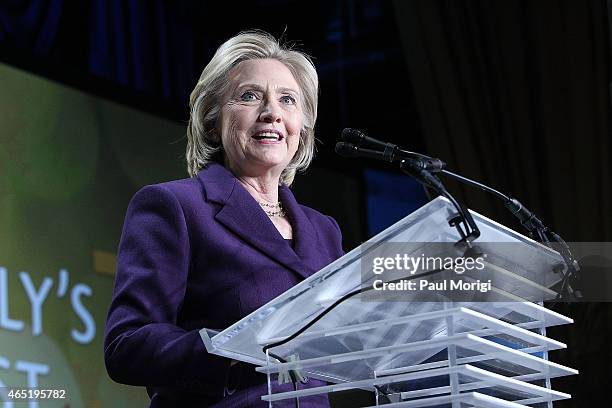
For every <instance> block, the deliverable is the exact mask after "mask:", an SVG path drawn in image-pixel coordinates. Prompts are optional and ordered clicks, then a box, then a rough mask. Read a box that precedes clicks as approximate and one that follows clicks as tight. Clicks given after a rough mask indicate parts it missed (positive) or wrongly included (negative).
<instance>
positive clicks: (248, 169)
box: [219, 59, 303, 176]
mask: <svg viewBox="0 0 612 408" xmlns="http://www.w3.org/2000/svg"><path fill="white" fill-rule="evenodd" d="M228 85H229V86H228V91H227V93H226V95H225V98H224V103H223V106H222V107H221V114H220V117H219V119H220V122H219V123H220V130H221V141H222V143H223V149H224V150H225V156H226V163H227V165H228V166H229V168H230V169H231V170H232V171H233V172H234V173H235V174H236V175H237V176H258V175H262V174H264V173H268V174H274V175H276V176H280V173H281V172H282V171H283V169H285V167H287V164H289V162H290V161H291V159H292V158H293V156H294V155H295V152H296V151H297V148H298V144H299V138H300V131H301V129H302V123H303V115H302V108H301V105H302V103H301V100H300V98H301V92H300V89H299V87H298V84H297V82H296V81H295V78H293V75H292V74H291V72H290V71H289V69H288V68H287V67H286V66H285V65H284V64H283V63H281V62H279V61H277V60H273V59H255V60H247V61H243V62H241V63H240V64H238V65H237V66H236V67H234V69H233V70H232V71H231V72H230V75H229V84H228Z"/></svg>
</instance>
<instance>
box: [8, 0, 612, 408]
mask: <svg viewBox="0 0 612 408" xmlns="http://www.w3.org/2000/svg"><path fill="white" fill-rule="evenodd" d="M252 28H258V29H263V30H266V31H269V32H270V33H272V34H274V35H276V36H280V35H281V34H283V33H284V35H285V37H286V38H287V39H289V40H291V41H295V42H297V43H298V44H299V45H300V46H299V48H300V49H301V50H303V51H306V52H307V53H309V54H310V55H312V56H313V57H314V58H315V65H316V66H317V70H318V72H319V75H320V82H321V94H320V105H319V121H318V124H317V136H318V138H319V139H320V141H321V143H320V145H319V153H318V158H317V160H316V162H315V165H314V166H313V168H312V169H311V170H310V171H309V172H308V173H307V174H306V175H305V176H302V177H299V178H297V179H296V183H295V186H294V189H295V192H296V195H297V196H298V199H299V200H300V201H302V202H304V203H305V204H307V205H311V206H313V207H315V208H318V209H320V210H321V211H323V212H325V213H328V214H330V215H333V216H334V217H335V218H336V219H337V220H338V221H339V223H340V225H341V227H342V229H343V233H344V239H345V242H344V244H345V247H346V248H347V249H350V248H353V247H355V246H356V245H358V244H359V243H360V242H362V241H364V240H366V239H367V238H368V236H369V234H370V233H371V232H372V231H371V228H370V231H369V230H368V223H367V217H368V214H373V213H378V214H381V213H382V214H384V213H385V212H386V211H387V210H386V209H385V207H384V205H381V204H380V201H378V202H377V203H378V204H377V207H376V208H373V207H372V204H371V201H368V200H367V199H366V197H367V196H368V193H372V191H375V190H376V187H377V186H376V185H373V183H372V182H369V183H366V180H367V179H366V177H364V170H366V169H375V170H384V171H388V172H392V171H393V169H390V168H387V167H383V166H382V165H381V164H378V163H369V162H365V161H348V160H347V159H342V158H338V157H337V156H335V155H334V153H333V145H334V143H335V141H336V139H337V138H338V135H339V133H340V131H341V129H342V128H344V127H354V128H360V129H363V130H365V131H367V132H368V133H369V134H371V135H372V136H374V137H378V138H380V139H384V140H388V141H391V142H393V143H397V144H399V145H401V146H403V147H406V148H409V149H410V150H416V151H421V152H425V153H428V154H430V155H432V156H437V157H441V158H442V159H444V160H445V161H446V162H447V163H448V164H449V167H450V168H451V169H452V170H454V171H456V172H458V173H460V174H463V175H466V176H468V177H471V178H474V179H477V180H480V181H483V182H485V183H487V184H489V185H492V186H495V187H497V188H498V189H499V190H501V191H504V192H506V193H508V194H510V195H514V196H516V197H519V198H520V199H521V201H522V202H523V203H525V204H526V205H527V206H528V207H529V208H530V209H532V210H534V211H535V212H536V213H537V214H539V215H540V218H541V219H542V220H543V221H544V222H545V223H546V224H547V225H550V226H552V227H553V229H555V230H556V231H557V232H558V233H559V234H560V235H561V236H563V237H564V238H565V239H566V240H567V241H609V240H610V239H611V235H612V211H610V208H611V204H612V197H611V189H610V181H611V179H612V171H611V168H610V167H611V164H610V159H609V158H610V154H611V153H612V152H611V148H610V137H609V118H610V96H609V89H610V36H609V12H608V6H607V3H606V1H604V0H599V1H569V0H566V1H562V0H541V1H530V0H524V1H518V0H514V1H510V0H500V1H490V0H472V1H468V0H465V1H464V0H454V1H452V0H448V1H441V0H405V1H395V2H393V1H374V0H371V1H365V0H362V1H357V0H356V1H348V0H335V1H319V2H304V1H279V0H255V1H249V2H229V1H216V2H213V1H203V0H202V1H198V0H193V1H162V0H148V1H144V0H143V1H137V0H81V1H79V0H39V1H20V0H3V1H2V2H1V3H0V58H1V59H2V60H3V62H6V63H9V64H12V65H15V66H18V67H21V68H24V69H27V70H30V71H33V72H35V73H37V74H40V75H43V76H46V77H49V78H51V79H54V80H57V81H60V82H63V83H65V84H68V85H71V86H75V87H77V88H80V89H83V90H86V91H88V92H92V93H94V94H97V95H99V96H102V97H106V98H110V99H113V100H115V101H118V102H121V103H123V104H126V105H129V106H132V107H136V108H138V109H142V110H145V111H148V112H152V113H154V114H156V115H158V116H161V117H165V118H168V119H171V120H175V121H180V122H182V123H186V121H187V119H188V106H187V100H188V96H189V93H190V92H191V89H192V88H193V86H194V85H195V83H196V80H197V78H198V77H199V74H200V72H201V70H202V68H203V67H204V65H205V64H206V62H207V61H208V60H209V59H210V57H211V56H212V54H213V53H214V51H215V49H216V48H217V47H218V46H219V45H220V44H221V43H222V42H223V41H224V40H226V39H227V38H229V37H231V36H232V35H234V34H236V33H237V32H239V31H241V30H245V29H252ZM0 92H1V90H0ZM391 174H392V173H389V175H391ZM448 187H449V188H450V189H451V190H452V191H453V192H454V193H456V194H457V197H458V198H460V199H461V200H463V201H464V202H465V203H467V205H468V206H469V207H471V208H473V209H475V210H477V211H479V212H481V213H483V214H485V215H487V216H489V217H491V218H493V219H495V220H497V221H499V222H502V223H504V224H506V225H509V226H510V227H512V228H514V229H516V230H519V231H521V229H520V225H518V224H517V222H516V221H515V220H514V219H513V218H511V217H510V216H509V215H508V214H507V213H506V212H505V210H504V208H503V205H501V203H499V202H496V201H495V200H494V199H493V198H492V197H490V196H487V195H485V194H484V193H481V192H478V191H474V190H468V189H465V188H463V187H462V186H459V185H457V184H455V183H454V182H452V181H449V182H448ZM400 191H404V190H402V189H398V190H397V194H400ZM392 193H393V191H392ZM400 198H401V199H404V197H400ZM420 199H421V197H420V196H419V197H417V196H416V195H415V196H410V197H405V200H406V202H415V201H418V200H420ZM368 203H370V207H368ZM389 221H393V220H389ZM583 277H584V279H585V280H587V281H589V280H592V281H594V282H595V283H596V282H597V277H596V276H591V275H589V274H588V271H585V273H584V274H583ZM609 290H612V289H609ZM556 307H557V308H558V309H559V310H560V311H561V312H562V313H565V314H568V315H570V316H571V317H573V318H574V319H575V320H576V324H574V325H573V326H571V327H563V328H557V329H555V330H551V332H552V333H551V335H552V337H556V338H558V339H560V340H561V341H564V342H567V343H568V345H569V347H568V350H566V351H563V352H556V353H554V354H553V360H555V361H557V362H559V363H561V364H565V365H569V366H572V367H575V368H578V369H579V370H580V371H581V372H582V374H581V375H579V376H574V377H571V378H566V379H562V380H559V381H557V382H556V385H557V386H558V388H559V389H561V390H562V391H566V392H569V393H572V394H573V399H572V400H571V401H570V402H562V403H558V404H555V406H560V407H570V406H571V407H595V406H607V404H606V403H603V402H602V401H605V399H604V395H605V393H606V392H607V390H606V387H605V385H603V384H604V383H605V380H607V379H609V378H612V375H611V374H612V353H610V352H609V351H608V350H607V349H608V346H609V341H607V337H608V335H609V334H611V333H612V308H610V307H609V305H608V304H595V303H591V304H573V305H560V306H556Z"/></svg>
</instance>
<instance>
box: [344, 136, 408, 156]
mask: <svg viewBox="0 0 612 408" xmlns="http://www.w3.org/2000/svg"><path fill="white" fill-rule="evenodd" d="M342 140H344V141H345V142H347V143H350V144H352V145H355V146H356V147H358V148H362V147H361V146H369V147H373V148H374V149H376V150H379V151H382V153H383V154H384V157H385V158H384V159H383V160H385V161H388V162H391V163H392V162H393V161H395V160H394V159H395V156H396V155H397V153H398V152H399V148H398V147H397V145H394V144H393V143H386V142H381V141H380V140H378V139H374V138H373V137H370V136H366V134H365V133H363V132H362V131H360V130H357V129H351V128H345V129H344V130H343V131H342Z"/></svg>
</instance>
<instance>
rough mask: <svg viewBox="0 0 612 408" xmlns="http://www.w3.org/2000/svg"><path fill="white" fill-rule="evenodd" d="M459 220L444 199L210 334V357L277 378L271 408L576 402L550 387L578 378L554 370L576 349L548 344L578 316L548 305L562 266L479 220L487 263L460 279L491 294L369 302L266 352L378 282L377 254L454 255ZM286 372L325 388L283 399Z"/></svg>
mask: <svg viewBox="0 0 612 408" xmlns="http://www.w3.org/2000/svg"><path fill="white" fill-rule="evenodd" d="M454 215H455V209H454V208H453V207H452V205H450V203H449V202H448V201H447V200H446V199H445V198H442V197H438V198H437V199H435V200H433V201H431V202H430V203H428V204H427V205H425V206H423V207H422V208H420V209H419V210H417V211H415V212H414V213H412V214H410V215H409V216H407V217H406V218H404V219H402V220H401V221H399V222H397V223H396V224H394V225H393V226H391V227H389V228H388V229H386V230H385V231H383V232H381V233H380V234H378V235H376V236H375V237H373V238H372V239H370V240H369V241H368V242H367V243H365V244H364V245H362V246H360V247H358V248H356V249H354V250H353V251H351V252H350V253H348V254H346V255H345V256H344V257H342V258H340V259H338V260H336V261H335V262H333V263H331V264H330V265H328V266H326V267H325V268H323V269H322V270H320V271H319V272H317V273H315V274H314V275H312V276H310V277H309V278H308V279H306V280H304V281H302V282H301V283H300V284H298V285H296V286H295V287H293V288H292V289H290V290H288V291H287V292H285V293H283V294H282V295H281V296H279V297H277V298H276V299H274V300H272V301H270V302H269V303H268V304H266V305H264V306H262V307H260V308H259V309H258V310H256V311H255V312H253V313H251V314H250V315H248V316H246V317H245V318H243V319H242V320H240V321H239V322H237V323H235V324H234V325H232V326H230V327H228V328H227V329H225V330H223V331H221V332H215V331H213V330H209V329H202V330H201V331H200V334H201V337H202V340H203V341H204V344H205V346H206V349H207V350H208V352H210V353H213V354H217V355H220V356H224V357H227V358H230V359H234V360H238V361H243V362H248V363H252V364H255V365H256V366H257V367H256V368H255V369H256V370H257V371H259V372H261V373H265V374H267V375H268V389H269V393H268V395H265V396H262V399H263V400H265V401H268V402H269V404H270V406H274V403H275V402H277V401H283V400H287V399H294V398H300V399H304V398H308V397H309V396H312V395H316V394H329V393H333V392H337V391H343V390H349V389H363V390H369V391H372V392H373V393H375V395H376V401H377V402H376V405H384V406H389V407H431V408H433V407H436V408H440V407H450V408H464V407H491V408H493V407H508V408H511V407H517V408H518V407H552V406H553V402H554V401H556V400H560V399H567V398H570V395H569V394H566V393H563V392H559V391H555V390H553V389H552V388H551V384H550V383H551V379H552V378H556V377H560V376H566V375H573V374H577V371H576V370H574V369H572V368H568V367H565V366H562V365H559V364H556V363H554V362H552V361H549V359H548V352H549V351H551V350H557V349H562V348H565V347H566V345H565V344H563V343H561V342H559V341H555V340H553V339H550V338H548V337H546V328H547V327H550V326H555V325H562V324H569V323H572V319H570V318H568V317H565V316H563V315H561V314H558V313H556V312H554V311H551V310H548V309H546V308H544V307H543V306H542V301H544V300H549V299H553V298H554V297H555V296H556V292H555V291H554V290H552V289H551V288H552V287H554V285H556V284H558V283H559V281H560V280H561V277H562V275H561V273H560V271H561V272H562V269H563V259H562V258H561V256H560V255H559V254H558V253H556V252H554V251H552V250H551V249H549V248H547V247H545V246H543V245H540V244H539V243H537V242H535V241H533V240H531V239H529V238H527V237H524V236H522V235H520V234H518V233H516V232H514V231H512V230H510V229H508V228H506V227H504V226H502V225H500V224H498V223H496V222H494V221H491V220H489V219H487V218H486V217H484V216H481V215H479V214H477V213H475V212H472V215H473V216H474V220H475V221H476V223H477V225H478V227H479V228H480V231H481V236H480V237H479V238H478V239H477V240H476V241H475V242H474V243H475V244H477V245H478V247H479V249H480V250H481V251H482V252H484V253H486V254H487V255H488V258H487V261H486V263H485V265H486V267H485V268H484V269H483V270H478V271H470V272H466V273H464V274H462V276H461V278H462V279H463V280H465V281H476V280H478V279H479V280H483V281H484V280H487V281H488V280H490V281H491V283H492V284H491V290H490V291H488V292H487V293H480V292H479V293H476V294H474V295H473V297H472V298H470V296H472V295H468V296H467V297H466V296H463V297H462V298H461V299H455V298H452V297H449V296H447V294H446V293H443V292H436V291H433V292H431V291H430V292H428V293H424V292H422V291H414V292H410V291H397V293H385V295H384V296H381V297H373V298H367V297H366V296H364V294H363V293H361V294H359V295H357V296H353V297H350V298H347V299H346V300H345V301H342V302H340V303H339V304H337V306H335V307H334V308H333V309H332V310H328V312H327V313H326V314H325V316H324V317H323V318H321V319H320V320H318V321H316V323H315V324H313V325H312V326H311V327H309V328H308V329H307V330H305V331H304V332H302V333H301V334H299V335H298V336H296V337H295V338H293V339H291V340H290V341H287V342H286V343H284V344H281V345H278V346H276V347H273V348H271V349H269V350H267V352H264V351H263V350H264V346H266V345H269V344H274V343H277V342H280V341H282V340H283V339H286V338H288V337H289V336H291V335H293V334H294V333H296V332H298V330H300V329H301V328H302V327H304V326H305V325H306V324H308V323H309V322H310V321H312V320H313V319H315V318H316V317H317V316H319V315H320V314H321V313H322V312H324V311H326V310H327V309H328V308H329V307H330V306H331V305H333V304H334V303H337V301H338V300H339V299H341V298H343V297H345V295H347V294H348V293H351V292H353V291H357V290H359V289H362V290H363V288H364V287H367V286H368V285H371V282H372V281H373V280H374V279H376V278H377V277H378V276H377V275H376V274H374V273H372V270H371V269H372V268H371V264H370V263H369V261H368V260H369V259H371V257H372V254H376V256H380V255H381V254H382V255H384V254H385V252H386V251H393V250H394V251H397V249H398V248H401V250H402V252H403V253H406V254H415V256H419V255H422V254H424V253H427V251H428V248H430V247H432V245H434V244H437V243H450V244H451V245H447V247H448V248H453V245H452V243H455V242H457V241H459V240H460V238H461V237H460V235H459V233H458V231H457V230H456V229H455V228H453V227H450V226H449V219H450V218H451V217H453V216H454ZM434 248H435V250H436V251H439V246H434ZM445 272H448V271H445ZM451 273H454V272H451ZM417 275H418V274H417ZM440 276H442V277H443V276H444V274H440ZM447 276H448V275H447ZM272 356H279V357H281V358H282V360H283V361H282V362H281V361H279V360H277V359H275V358H273V357H272ZM288 372H298V373H300V374H301V375H302V376H304V377H309V378H316V379H319V380H324V381H326V383H327V385H325V386H320V387H316V388H307V389H298V390H296V391H285V392H280V393H273V392H272V388H273V387H272V386H271V384H273V382H274V381H277V379H278V376H279V373H280V376H281V377H285V378H286V377H287V373H288Z"/></svg>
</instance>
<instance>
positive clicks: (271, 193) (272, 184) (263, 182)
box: [236, 176, 279, 204]
mask: <svg viewBox="0 0 612 408" xmlns="http://www.w3.org/2000/svg"><path fill="white" fill-rule="evenodd" d="M236 178H237V179H238V181H239V182H240V184H242V185H243V186H244V188H245V189H246V190H247V191H248V192H249V194H251V195H252V196H253V198H254V199H255V200H256V201H258V202H264V203H269V204H276V203H277V202H278V182H279V179H278V177H247V176H236Z"/></svg>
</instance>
